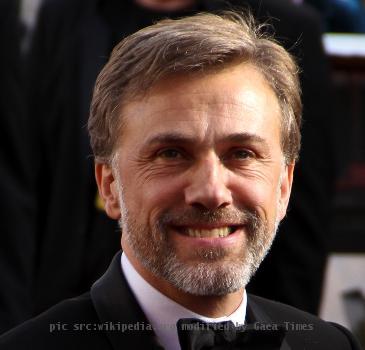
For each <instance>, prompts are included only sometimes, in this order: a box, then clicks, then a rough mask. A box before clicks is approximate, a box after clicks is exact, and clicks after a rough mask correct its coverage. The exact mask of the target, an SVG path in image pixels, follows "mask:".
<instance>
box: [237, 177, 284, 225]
mask: <svg viewBox="0 0 365 350" xmlns="http://www.w3.org/2000/svg"><path fill="white" fill-rule="evenodd" d="M231 190H232V193H233V198H234V201H235V205H236V206H238V207H243V208H244V207H248V208H251V209H254V210H256V211H257V212H258V213H259V215H260V216H262V217H265V218H266V219H268V218H269V217H270V216H271V215H272V214H273V212H276V207H277V201H278V195H277V185H276V184H275V185H273V184H272V183H271V182H268V181H262V180H261V181H258V180H257V179H245V181H242V180H241V181H239V183H236V185H235V187H232V188H231Z"/></svg>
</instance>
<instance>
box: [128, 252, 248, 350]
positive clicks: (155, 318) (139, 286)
mask: <svg viewBox="0 0 365 350" xmlns="http://www.w3.org/2000/svg"><path fill="white" fill-rule="evenodd" d="M121 266H122V271H123V273H124V276H125V278H126V280H127V282H128V285H129V287H130V288H131V290H132V292H133V294H134V296H135V298H136V299H137V302H138V304H139V306H140V307H141V309H142V311H143V312H144V314H145V315H146V317H147V320H148V321H149V323H150V324H151V326H152V327H153V330H154V332H155V334H156V336H157V340H158V342H159V344H160V345H161V346H162V347H163V348H164V349H166V350H180V344H179V338H178V334H177V329H176V322H177V321H178V320H179V319H180V318H197V319H199V320H202V321H204V322H223V321H232V322H233V323H234V324H235V325H236V326H237V325H243V324H244V323H245V317H246V307H247V294H246V291H244V293H243V299H242V302H241V304H240V306H239V307H238V308H237V310H236V311H234V312H233V313H232V314H231V315H227V316H223V317H219V318H209V317H205V316H202V315H199V314H197V313H195V312H193V311H190V310H188V309H186V308H184V307H183V306H181V305H180V304H178V303H176V302H175V301H173V300H171V299H169V298H168V297H166V296H165V295H164V294H162V293H160V292H159V291H158V290H157V289H155V288H154V287H152V286H151V285H150V284H149V283H148V282H147V281H146V280H145V279H144V278H143V277H142V276H141V275H140V274H139V273H138V272H137V271H136V269H135V268H134V267H133V265H132V264H131V263H130V261H129V260H128V258H127V256H126V255H125V254H124V253H123V254H122V257H121Z"/></svg>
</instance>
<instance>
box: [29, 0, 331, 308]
mask: <svg viewBox="0 0 365 350" xmlns="http://www.w3.org/2000/svg"><path fill="white" fill-rule="evenodd" d="M103 3H113V1H112V0H108V1H106V0H46V1H45V4H44V7H43V8H42V9H41V12H40V14H39V22H38V27H37V30H36V32H35V35H34V41H33V45H32V50H31V57H30V62H29V63H30V80H29V91H30V96H29V100H30V111H31V116H30V130H32V135H33V136H34V144H33V146H34V147H33V149H34V152H33V153H34V158H33V159H32V163H33V166H34V171H33V174H34V178H33V182H34V184H35V187H36V192H37V213H38V215H37V219H38V222H37V227H36V231H37V241H36V247H37V249H36V254H35V259H34V261H33V262H32V264H34V266H35V270H36V273H35V279H36V280H35V285H36V288H35V293H34V294H35V297H34V300H35V313H38V312H40V311H42V310H44V309H45V308H48V307H50V306H51V305H53V304H54V303H56V302H58V301H60V300H62V299H65V298H68V297H72V296H75V295H78V294H80V293H82V292H84V291H85V290H88V289H89V288H90V285H91V284H92V282H93V281H95V280H96V279H97V278H98V277H99V276H100V275H101V273H102V272H103V271H105V269H106V267H107V265H108V264H109V262H110V260H111V258H112V256H113V255H114V253H115V252H116V251H117V250H118V247H119V233H118V229H117V225H116V224H115V223H113V222H112V221H111V220H109V219H108V218H107V217H106V215H105V214H104V213H103V212H102V211H100V210H98V209H97V208H96V207H95V205H94V200H95V195H96V186H95V180H94V170H93V161H92V158H91V157H89V155H90V154H91V151H90V147H89V142H88V137H87V133H86V129H85V124H86V122H87V117H88V110H89V104H90V99H91V92H92V87H93V84H94V81H95V79H96V76H97V74H98V72H99V71H100V69H101V67H102V66H103V64H104V63H105V62H106V59H107V57H108V55H109V53H110V50H111V47H112V42H113V40H112V36H113V35H112V30H111V27H110V23H108V21H107V20H106V18H105V17H104V16H103V15H102V14H101V10H100V8H101V7H100V6H102V4H103ZM115 3H118V6H119V7H116V9H115V13H116V14H118V16H120V20H119V22H118V23H119V24H120V36H121V37H122V36H125V35H128V34H130V33H131V32H134V31H135V30H137V29H140V28H141V27H143V26H145V25H147V24H151V23H152V19H153V18H152V16H151V15H150V17H151V18H150V19H149V20H150V23H147V22H146V18H145V13H143V12H142V11H137V10H136V9H135V8H134V7H135V5H134V4H133V1H132V0H125V1H120V0H115ZM229 3H232V4H233V5H237V6H242V5H250V7H251V8H252V9H253V10H254V12H255V14H256V15H257V16H258V17H260V18H266V17H267V15H268V14H270V15H272V16H273V17H274V18H275V20H273V21H272V23H273V26H274V28H275V31H276V33H277V36H278V37H279V38H280V39H281V41H282V42H283V43H284V45H285V46H286V47H287V48H288V49H290V50H291V51H292V52H293V53H294V54H295V55H296V56H297V57H299V60H300V62H299V63H300V65H301V68H302V70H303V74H302V82H303V91H304V106H305V110H304V119H305V123H304V129H303V152H302V156H301V159H302V160H301V163H300V164H299V167H298V170H297V172H296V176H295V181H294V188H293V194H292V201H291V204H290V210H289V214H288V218H287V219H286V220H285V222H283V223H282V225H281V227H280V233H279V237H278V239H277V240H276V242H275V243H274V247H273V249H272V252H271V254H270V256H269V257H268V259H267V260H266V261H265V262H264V264H263V266H262V268H261V269H260V271H259V273H258V275H257V278H255V279H254V280H253V282H252V283H251V285H250V288H251V289H252V291H253V292H254V293H255V294H259V295H263V296H265V297H269V298H271V299H276V300H280V301H284V302H286V303H289V304H291V305H295V306H297V307H300V308H303V309H306V310H309V311H311V312H313V313H315V312H316V311H317V305H318V300H319V299H320V287H321V281H322V270H323V266H324V260H325V253H324V244H323V235H326V233H327V231H326V224H327V219H326V215H327V213H326V208H327V207H328V203H329V201H328V184H329V183H331V181H329V177H328V169H330V168H329V167H328V163H326V162H324V161H323V159H328V154H329V152H328V151H327V147H328V145H329V142H328V140H327V138H326V137H325V136H324V135H325V134H326V131H325V128H324V125H325V124H326V116H327V114H326V112H325V110H324V109H325V107H324V106H326V105H327V102H326V98H325V95H326V88H325V82H326V78H327V75H326V69H325V59H324V55H323V51H322V47H321V42H320V30H319V21H318V18H317V17H316V15H315V14H314V13H313V12H312V11H310V10H309V9H307V8H305V7H303V8H299V7H296V6H295V5H293V4H292V3H291V2H290V0H260V1H257V0H237V1H229V2H228V4H225V3H224V2H222V1H212V0H210V1H201V9H205V10H207V11H216V10H221V9H224V8H229V6H230V5H229ZM133 8H134V10H133ZM157 19H158V18H157V17H156V18H154V20H157ZM55 275H57V276H58V277H57V279H58V282H57V283H53V282H52V281H53V279H54V276H55ZM272 276H275V281H272V278H273V277H272ZM268 285H269V286H270V288H267V286H268Z"/></svg>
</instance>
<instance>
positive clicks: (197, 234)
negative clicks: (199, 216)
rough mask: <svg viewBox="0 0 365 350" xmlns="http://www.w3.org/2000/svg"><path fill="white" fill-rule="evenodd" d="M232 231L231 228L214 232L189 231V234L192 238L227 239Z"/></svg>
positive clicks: (215, 229)
mask: <svg viewBox="0 0 365 350" xmlns="http://www.w3.org/2000/svg"><path fill="white" fill-rule="evenodd" d="M230 232H231V230H230V228H229V227H221V228H214V229H212V230H194V229H190V228H189V229H188V230H187V233H188V235H189V236H190V237H199V238H200V237H208V238H215V237H227V236H228V235H229V234H230Z"/></svg>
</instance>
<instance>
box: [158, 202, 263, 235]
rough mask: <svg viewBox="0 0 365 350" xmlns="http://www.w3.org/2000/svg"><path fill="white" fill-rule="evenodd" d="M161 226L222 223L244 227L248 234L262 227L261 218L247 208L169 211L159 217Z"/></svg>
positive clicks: (193, 208)
mask: <svg viewBox="0 0 365 350" xmlns="http://www.w3.org/2000/svg"><path fill="white" fill-rule="evenodd" d="M159 222H160V225H161V226H165V227H166V226H167V225H168V226H194V225H202V224H203V225H204V224H206V225H214V224H219V223H223V224H225V225H227V226H246V227H247V229H248V230H249V231H250V232H255V231H257V230H258V229H259V228H260V227H262V225H263V220H262V218H261V217H260V216H259V215H258V213H257V212H256V211H255V210H251V209H248V208H244V209H237V208H218V209H214V210H210V209H206V208H199V207H191V208H186V209H182V210H170V211H167V212H165V213H163V214H162V215H161V217H160V220H159Z"/></svg>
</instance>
